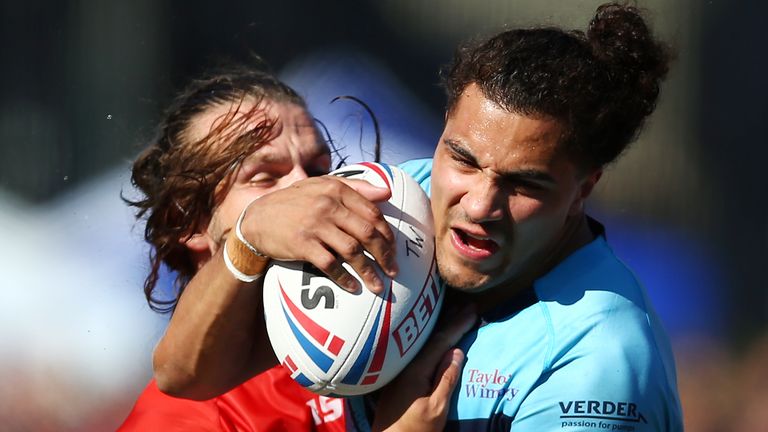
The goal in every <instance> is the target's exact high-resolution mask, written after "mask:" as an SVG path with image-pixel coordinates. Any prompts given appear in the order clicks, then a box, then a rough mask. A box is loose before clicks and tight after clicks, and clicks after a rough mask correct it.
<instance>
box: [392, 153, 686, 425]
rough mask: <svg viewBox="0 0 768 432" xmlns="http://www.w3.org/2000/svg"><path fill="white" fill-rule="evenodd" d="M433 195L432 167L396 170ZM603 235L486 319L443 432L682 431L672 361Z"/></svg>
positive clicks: (469, 338) (638, 289)
mask: <svg viewBox="0 0 768 432" xmlns="http://www.w3.org/2000/svg"><path fill="white" fill-rule="evenodd" d="M400 167H401V168H402V169H403V170H404V171H406V172H407V173H408V174H410V175H411V176H412V177H414V178H415V179H416V181H418V182H419V184H420V185H421V186H422V188H424V190H425V191H426V192H427V194H429V193H430V178H431V171H432V160H431V159H419V160H413V161H409V162H406V163H404V164H402V165H401V166H400ZM591 224H592V228H593V231H595V232H596V234H598V235H597V236H596V239H595V240H594V241H592V242H591V243H589V244H587V245H585V246H583V247H582V248H580V249H578V250H577V251H575V252H574V253H573V254H571V255H570V256H569V257H567V258H566V259H565V260H563V261H562V262H560V263H559V264H558V265H557V266H556V267H555V268H553V269H552V270H551V271H550V272H549V273H547V274H546V275H544V276H543V277H541V278H539V279H538V280H536V281H535V282H534V284H533V287H532V288H531V289H529V290H526V291H525V292H522V293H521V294H520V295H519V296H518V297H517V298H516V299H514V300H512V301H510V302H509V303H507V304H504V305H501V306H500V307H499V308H497V309H496V310H493V311H491V312H490V313H489V314H486V315H485V316H484V317H483V322H482V325H481V326H480V327H479V328H478V329H477V330H476V331H473V332H471V333H470V334H468V335H466V336H465V337H464V338H463V339H462V341H461V342H460V344H459V345H460V347H461V348H462V349H463V350H464V351H465V352H466V354H467V360H466V363H465V366H464V369H463V373H462V378H461V382H460V383H459V385H458V388H457V389H456V392H455V394H454V396H453V399H452V401H451V409H450V413H449V418H448V426H447V430H460V431H481V430H482V431H486V430H490V431H502V430H503V431H508V430H510V429H511V430H513V431H514V432H526V431H537V432H538V431H567V432H575V431H617V430H619V431H680V430H682V429H683V426H682V414H681V409H680V402H679V398H678V394H677V385H676V376H675V366H674V359H673V356H672V351H671V348H670V343H669V340H668V338H667V335H666V333H665V332H664V330H663V328H662V326H661V323H660V322H659V319H658V317H657V316H656V314H655V312H654V311H653V308H652V306H651V304H650V302H649V300H648V297H647V296H646V293H645V289H644V288H643V287H642V286H641V285H640V283H639V282H638V280H637V279H636V278H635V275H634V274H633V273H632V271H631V270H629V269H628V268H627V267H626V265H624V264H623V263H622V262H621V261H620V260H619V259H618V258H617V257H616V256H615V255H614V253H613V251H612V250H611V248H610V247H609V246H608V244H607V243H606V241H605V236H604V233H603V229H602V226H600V224H598V223H597V222H595V221H591Z"/></svg>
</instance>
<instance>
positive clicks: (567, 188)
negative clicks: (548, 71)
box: [432, 84, 594, 291]
mask: <svg viewBox="0 0 768 432" xmlns="http://www.w3.org/2000/svg"><path fill="white" fill-rule="evenodd" d="M561 132H562V130H561V127H560V125H559V124H558V123H557V122H555V121H553V120H549V119H545V118H539V117H528V116H524V115H521V114H516V113H511V112H509V111H507V110H505V109H503V108H501V107H500V106H499V105H497V104H496V103H494V102H493V101H491V100H488V99H486V98H485V97H484V96H483V94H482V91H481V90H480V89H479V87H477V86H476V85H475V84H472V85H470V86H468V87H467V88H466V89H465V91H464V92H463V93H462V95H461V96H460V98H459V101H458V103H457V105H456V107H455V108H454V110H453V111H452V112H451V113H450V114H449V116H448V117H447V119H446V125H445V130H444V131H443V135H442V137H440V142H439V143H438V146H437V149H436V151H435V158H434V166H433V171H432V211H433V213H434V218H435V232H436V243H437V245H436V246H437V262H438V268H439V270H440V274H441V276H442V277H443V278H444V280H445V281H446V282H447V283H448V284H449V285H451V286H453V287H454V288H458V289H461V290H464V291H482V290H485V289H488V288H492V287H494V286H498V285H501V284H504V283H505V282H509V281H511V280H513V279H515V278H517V277H520V276H521V275H523V274H524V272H525V271H530V269H532V268H535V267H536V266H537V265H540V264H541V263H543V262H544V261H545V260H546V259H547V257H548V255H550V254H551V253H552V251H553V250H555V248H556V246H557V244H558V242H559V241H562V239H563V236H564V226H565V223H566V219H567V218H568V216H569V215H580V214H581V211H582V207H581V206H582V200H583V198H585V197H586V195H588V193H589V190H591V185H586V186H585V182H589V180H585V179H584V176H582V175H580V174H579V172H580V170H579V169H578V168H577V166H576V165H575V164H574V163H572V162H571V161H570V160H569V159H568V158H567V157H566V155H565V154H564V152H563V151H561V149H560V146H559V145H558V141H559V138H560V135H561ZM592 184H594V183H592Z"/></svg>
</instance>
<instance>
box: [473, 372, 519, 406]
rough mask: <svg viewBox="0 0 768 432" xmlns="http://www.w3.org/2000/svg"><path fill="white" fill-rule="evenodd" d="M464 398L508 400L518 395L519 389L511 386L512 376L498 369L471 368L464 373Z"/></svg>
mask: <svg viewBox="0 0 768 432" xmlns="http://www.w3.org/2000/svg"><path fill="white" fill-rule="evenodd" d="M464 378H465V380H464V388H463V389H462V391H463V392H464V397H466V398H468V399H493V400H499V399H506V400H508V401H510V400H512V398H514V397H515V395H517V392H518V389H516V388H513V387H511V386H510V384H511V383H510V379H511V376H510V375H508V374H505V373H503V372H502V371H500V370H498V369H493V370H482V369H474V368H470V369H467V370H466V371H465V372H464Z"/></svg>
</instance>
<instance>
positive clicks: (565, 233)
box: [475, 213, 595, 313]
mask: <svg viewBox="0 0 768 432" xmlns="http://www.w3.org/2000/svg"><path fill="white" fill-rule="evenodd" d="M594 239H595V235H594V234H593V233H592V230H590V229H589V223H588V222H587V216H586V215H585V214H584V213H580V214H578V215H575V216H570V217H569V218H568V219H566V222H565V225H564V226H563V229H562V233H561V235H560V236H558V237H557V240H556V241H555V243H554V244H553V245H552V246H551V247H549V248H548V249H547V250H546V251H545V252H543V253H542V254H541V255H538V256H537V257H535V258H534V260H532V262H534V263H536V264H534V265H530V266H528V268H527V269H526V270H524V271H523V272H522V273H521V274H520V275H519V276H517V277H515V278H514V279H512V280H511V281H508V282H506V283H504V284H503V285H499V286H495V287H493V288H490V289H488V290H487V291H485V292H483V293H482V294H481V295H480V296H478V297H476V298H475V303H476V304H477V309H478V312H480V313H482V312H485V311H488V310H490V309H493V308H495V307H496V306H498V305H500V304H503V303H506V302H507V301H508V300H510V299H512V298H514V297H515V296H517V295H518V294H519V293H520V292H522V291H523V290H525V289H528V288H530V287H531V286H532V285H533V283H534V281H536V279H538V278H540V277H542V276H543V275H545V274H547V273H548V272H549V271H550V270H552V269H553V268H554V267H555V266H557V265H558V264H559V263H560V262H562V261H563V260H564V259H566V258H567V257H568V256H569V255H571V254H572V253H573V252H575V251H576V250H578V249H579V248H581V247H582V246H584V245H586V244H588V243H589V242H591V241H592V240H594Z"/></svg>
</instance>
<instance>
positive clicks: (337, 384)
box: [264, 162, 444, 396]
mask: <svg viewBox="0 0 768 432" xmlns="http://www.w3.org/2000/svg"><path fill="white" fill-rule="evenodd" d="M331 174H332V175H337V176H342V177H348V178H356V179H363V180H366V181H368V182H370V183H372V184H374V185H376V186H380V187H387V188H389V189H390V190H391V191H392V196H391V198H390V199H389V200H388V201H387V202H383V203H380V204H379V208H380V209H381V211H382V213H383V214H384V218H385V219H386V221H387V222H388V223H389V225H390V227H391V229H392V233H393V234H394V235H395V237H396V240H395V243H396V245H397V246H396V247H397V251H396V255H397V263H398V266H399V268H400V271H399V273H398V275H397V277H395V278H394V279H391V278H389V277H388V276H386V275H385V274H384V273H383V272H381V271H379V276H380V277H381V278H382V281H384V286H385V290H384V292H383V293H382V294H380V295H375V294H373V293H371V292H370V291H369V290H368V289H367V288H366V287H365V285H364V282H363V281H362V279H360V278H359V276H358V275H357V273H355V271H354V270H353V269H352V268H351V267H350V266H349V265H348V264H346V263H344V264H343V265H344V267H345V268H346V269H347V270H348V271H350V273H352V274H353V275H354V276H355V277H357V279H358V281H359V282H360V284H361V285H362V286H363V288H362V289H361V290H359V292H356V293H350V292H347V291H344V290H343V289H341V288H340V287H339V286H338V285H336V284H335V283H333V282H332V281H331V280H330V279H329V278H327V277H326V276H325V275H324V274H323V273H321V272H320V271H318V270H317V269H316V268H314V267H313V266H311V265H309V264H307V263H304V262H280V261H275V262H273V263H272V264H271V265H270V267H269V269H268V270H267V273H266V275H265V279H264V316H265V318H266V324H267V332H268V333H269V339H270V341H271V343H272V348H273V349H274V351H275V355H276V356H277V358H278V360H279V361H280V362H281V363H282V365H283V366H284V367H285V368H287V369H288V370H289V371H290V373H291V377H292V378H293V379H294V380H295V381H296V382H298V383H299V384H301V385H302V386H304V387H306V388H307V389H309V390H311V391H313V392H315V393H319V394H322V395H333V396H352V395H359V394H365V393H369V392H371V391H374V390H376V389H378V388H380V387H382V386H383V385H385V384H386V383H388V382H389V381H391V380H392V379H393V378H394V377H395V376H397V374H398V373H400V371H401V370H402V369H403V368H404V367H405V366H406V365H407V364H408V363H409V362H410V361H411V359H413V357H414V356H415V355H416V353H417V352H418V351H419V350H420V349H421V347H422V346H423V345H424V342H425V341H426V339H427V338H428V337H429V334H430V333H431V332H432V329H433V327H434V325H435V321H436V320H437V316H438V313H439V310H440V307H441V306H442V303H443V297H444V294H443V289H442V287H441V286H440V283H439V281H438V278H437V269H436V265H435V241H434V227H433V222H432V212H431V209H430V204H429V199H428V198H427V196H426V194H425V193H424V191H423V190H422V189H421V187H420V186H419V184H418V183H416V181H415V180H413V179H412V178H411V177H410V176H408V175H407V174H405V173H404V172H403V171H402V170H400V169H399V168H397V167H394V166H390V165H385V164H381V163H372V162H363V163H359V164H354V165H350V166H347V167H344V168H341V169H338V170H336V171H334V172H333V173H331ZM377 270H378V269H377Z"/></svg>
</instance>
